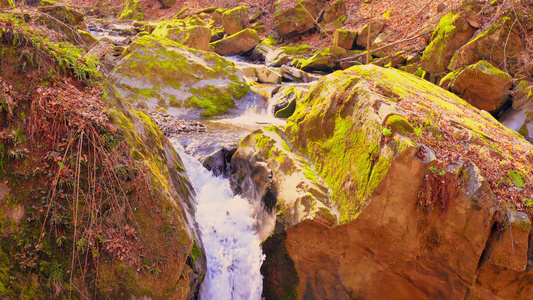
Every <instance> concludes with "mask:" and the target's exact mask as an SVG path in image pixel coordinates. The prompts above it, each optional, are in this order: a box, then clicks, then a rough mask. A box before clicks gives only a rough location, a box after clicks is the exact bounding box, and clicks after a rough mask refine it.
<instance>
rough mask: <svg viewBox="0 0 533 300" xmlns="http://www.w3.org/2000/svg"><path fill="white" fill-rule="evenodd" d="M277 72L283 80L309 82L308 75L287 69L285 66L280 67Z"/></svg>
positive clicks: (294, 69) (293, 69) (300, 71)
mask: <svg viewBox="0 0 533 300" xmlns="http://www.w3.org/2000/svg"><path fill="white" fill-rule="evenodd" d="M279 72H280V73H281V76H282V77H283V79H285V80H288V81H291V82H305V83H307V82H310V81H311V77H309V74H307V73H306V72H304V71H302V70H300V69H297V68H293V67H289V66H287V65H283V66H281V68H280V69H279Z"/></svg>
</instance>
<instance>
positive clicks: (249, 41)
mask: <svg viewBox="0 0 533 300" xmlns="http://www.w3.org/2000/svg"><path fill="white" fill-rule="evenodd" d="M258 44H259V36H258V35H257V31H255V30H253V29H249V28H247V29H244V30H242V31H239V32H237V33H236V34H234V35H230V36H229V37H226V38H224V39H221V40H219V41H216V42H214V43H211V46H212V47H213V51H214V52H216V53H217V54H219V55H222V56H232V55H243V54H245V53H246V52H248V51H250V50H252V49H254V48H255V46H257V45H258Z"/></svg>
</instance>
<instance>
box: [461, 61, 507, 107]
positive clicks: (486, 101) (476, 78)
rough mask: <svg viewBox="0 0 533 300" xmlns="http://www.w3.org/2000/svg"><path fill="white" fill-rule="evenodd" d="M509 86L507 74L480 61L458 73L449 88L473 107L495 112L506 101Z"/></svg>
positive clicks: (486, 62)
mask: <svg viewBox="0 0 533 300" xmlns="http://www.w3.org/2000/svg"><path fill="white" fill-rule="evenodd" d="M511 85H512V78H511V76H510V75H509V74H507V73H505V72H503V71H501V70H499V69H498V68H495V67H494V66H493V65H492V64H491V63H489V62H488V61H485V60H482V61H479V62H477V63H476V64H473V65H471V66H468V67H467V68H465V69H464V70H462V71H461V72H459V73H458V74H457V76H456V77H455V79H454V81H453V83H452V85H451V87H452V91H453V92H455V93H456V94H457V95H459V96H460V97H461V98H463V99H465V100H466V101H468V102H469V103H470V104H472V105H473V106H475V107H477V108H479V109H483V110H486V111H488V112H496V111H497V110H498V109H499V108H500V107H501V106H502V105H503V104H504V103H505V101H506V100H507V98H508V93H509V89H510V88H511Z"/></svg>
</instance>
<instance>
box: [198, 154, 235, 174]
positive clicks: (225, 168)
mask: <svg viewBox="0 0 533 300" xmlns="http://www.w3.org/2000/svg"><path fill="white" fill-rule="evenodd" d="M235 151H237V147H231V148H222V149H219V150H215V151H214V152H213V153H211V154H209V155H206V156H203V157H201V158H200V159H199V160H200V162H201V163H202V165H203V166H204V167H205V168H206V169H207V170H209V171H211V172H212V173H213V174H214V175H215V176H224V177H228V176H229V175H230V173H231V164H230V162H231V157H232V156H233V154H234V153H235Z"/></svg>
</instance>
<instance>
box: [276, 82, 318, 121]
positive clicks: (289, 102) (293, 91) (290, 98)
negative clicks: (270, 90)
mask: <svg viewBox="0 0 533 300" xmlns="http://www.w3.org/2000/svg"><path fill="white" fill-rule="evenodd" d="M308 91H309V85H288V86H283V87H282V88H281V89H280V90H279V91H278V92H277V93H276V94H275V95H274V96H273V97H272V99H271V100H270V101H271V102H273V103H274V105H273V113H274V116H275V117H276V118H284V119H286V118H289V117H290V116H291V115H292V114H293V113H294V111H295V109H296V103H297V102H298V101H300V100H301V99H302V98H303V97H305V96H306V95H307V92H308Z"/></svg>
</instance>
